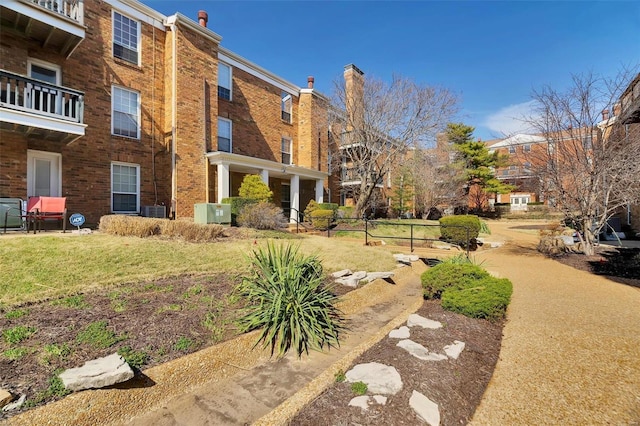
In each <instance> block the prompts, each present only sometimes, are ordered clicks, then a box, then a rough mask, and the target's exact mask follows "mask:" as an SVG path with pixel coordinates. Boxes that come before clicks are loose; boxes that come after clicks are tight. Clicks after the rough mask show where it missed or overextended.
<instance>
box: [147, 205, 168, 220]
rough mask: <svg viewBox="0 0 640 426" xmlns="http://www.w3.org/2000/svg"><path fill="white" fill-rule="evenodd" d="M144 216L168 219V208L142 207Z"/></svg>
mask: <svg viewBox="0 0 640 426" xmlns="http://www.w3.org/2000/svg"><path fill="white" fill-rule="evenodd" d="M142 216H144V217H159V218H162V219H164V218H166V217H167V208H166V206H142Z"/></svg>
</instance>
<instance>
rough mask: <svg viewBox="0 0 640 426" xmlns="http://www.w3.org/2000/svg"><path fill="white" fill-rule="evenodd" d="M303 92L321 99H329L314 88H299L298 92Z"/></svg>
mask: <svg viewBox="0 0 640 426" xmlns="http://www.w3.org/2000/svg"><path fill="white" fill-rule="evenodd" d="M303 93H304V94H309V95H314V96H317V97H319V98H320V99H323V100H325V101H329V98H328V97H327V96H326V95H324V94H322V93H320V92H318V91H317V90H316V89H300V94H303Z"/></svg>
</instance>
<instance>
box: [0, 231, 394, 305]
mask: <svg viewBox="0 0 640 426" xmlns="http://www.w3.org/2000/svg"><path fill="white" fill-rule="evenodd" d="M264 241H266V240H265V239H264V238H262V239H261V238H257V239H255V238H249V239H246V240H229V241H220V242H215V243H200V244H198V243H187V242H182V241H178V240H163V239H159V238H136V237H117V236H111V235H105V234H100V233H94V234H92V235H81V236H38V237H28V236H15V237H8V238H2V237H0V282H2V285H1V286H0V302H1V303H2V304H5V305H14V304H18V303H23V302H30V301H36V300H41V299H46V298H54V297H60V296H63V295H70V294H74V293H78V292H84V291H88V290H91V289H99V288H104V287H107V286H110V285H115V284H121V283H126V282H133V281H139V280H145V279H154V278H161V277H167V276H175V275H179V274H184V273H216V272H232V273H239V274H241V273H243V272H244V271H246V269H247V267H248V262H247V261H246V258H245V255H246V254H249V253H250V252H251V250H252V248H253V247H254V242H255V243H257V244H262V243H263V242H264ZM284 243H291V244H300V246H301V247H300V249H301V251H302V252H304V253H308V254H318V255H319V256H320V258H321V259H322V262H323V266H324V268H325V270H326V271H328V272H331V271H336V270H339V269H346V268H350V269H352V270H369V271H372V270H376V271H381V270H390V269H392V268H393V267H394V265H395V262H394V259H393V257H392V256H391V254H390V251H389V250H385V249H384V248H378V247H364V246H363V245H362V243H359V242H355V241H344V240H340V239H338V238H324V237H308V238H303V239H296V240H293V241H284Z"/></svg>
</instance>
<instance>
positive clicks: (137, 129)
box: [111, 84, 142, 140]
mask: <svg viewBox="0 0 640 426" xmlns="http://www.w3.org/2000/svg"><path fill="white" fill-rule="evenodd" d="M114 89H120V90H122V91H125V92H130V93H135V94H136V95H137V97H138V102H137V104H138V105H137V111H136V122H137V127H136V137H135V138H134V137H133V136H126V135H119V134H117V133H114V128H113V115H114V114H113V113H114V112H115V105H114V99H113V98H114V96H113V90H114ZM140 97H141V96H140V92H138V91H137V90H131V89H129V88H127V87H122V86H118V85H115V84H113V85H111V135H112V136H119V137H121V138H129V139H136V140H140V126H141V124H142V123H141V114H140V110H141V108H140ZM118 112H122V111H118ZM123 114H124V113H123Z"/></svg>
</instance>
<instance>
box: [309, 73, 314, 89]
mask: <svg viewBox="0 0 640 426" xmlns="http://www.w3.org/2000/svg"><path fill="white" fill-rule="evenodd" d="M314 81H315V79H314V78H313V76H312V75H310V76H309V77H307V87H308V88H309V89H313V83H314Z"/></svg>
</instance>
